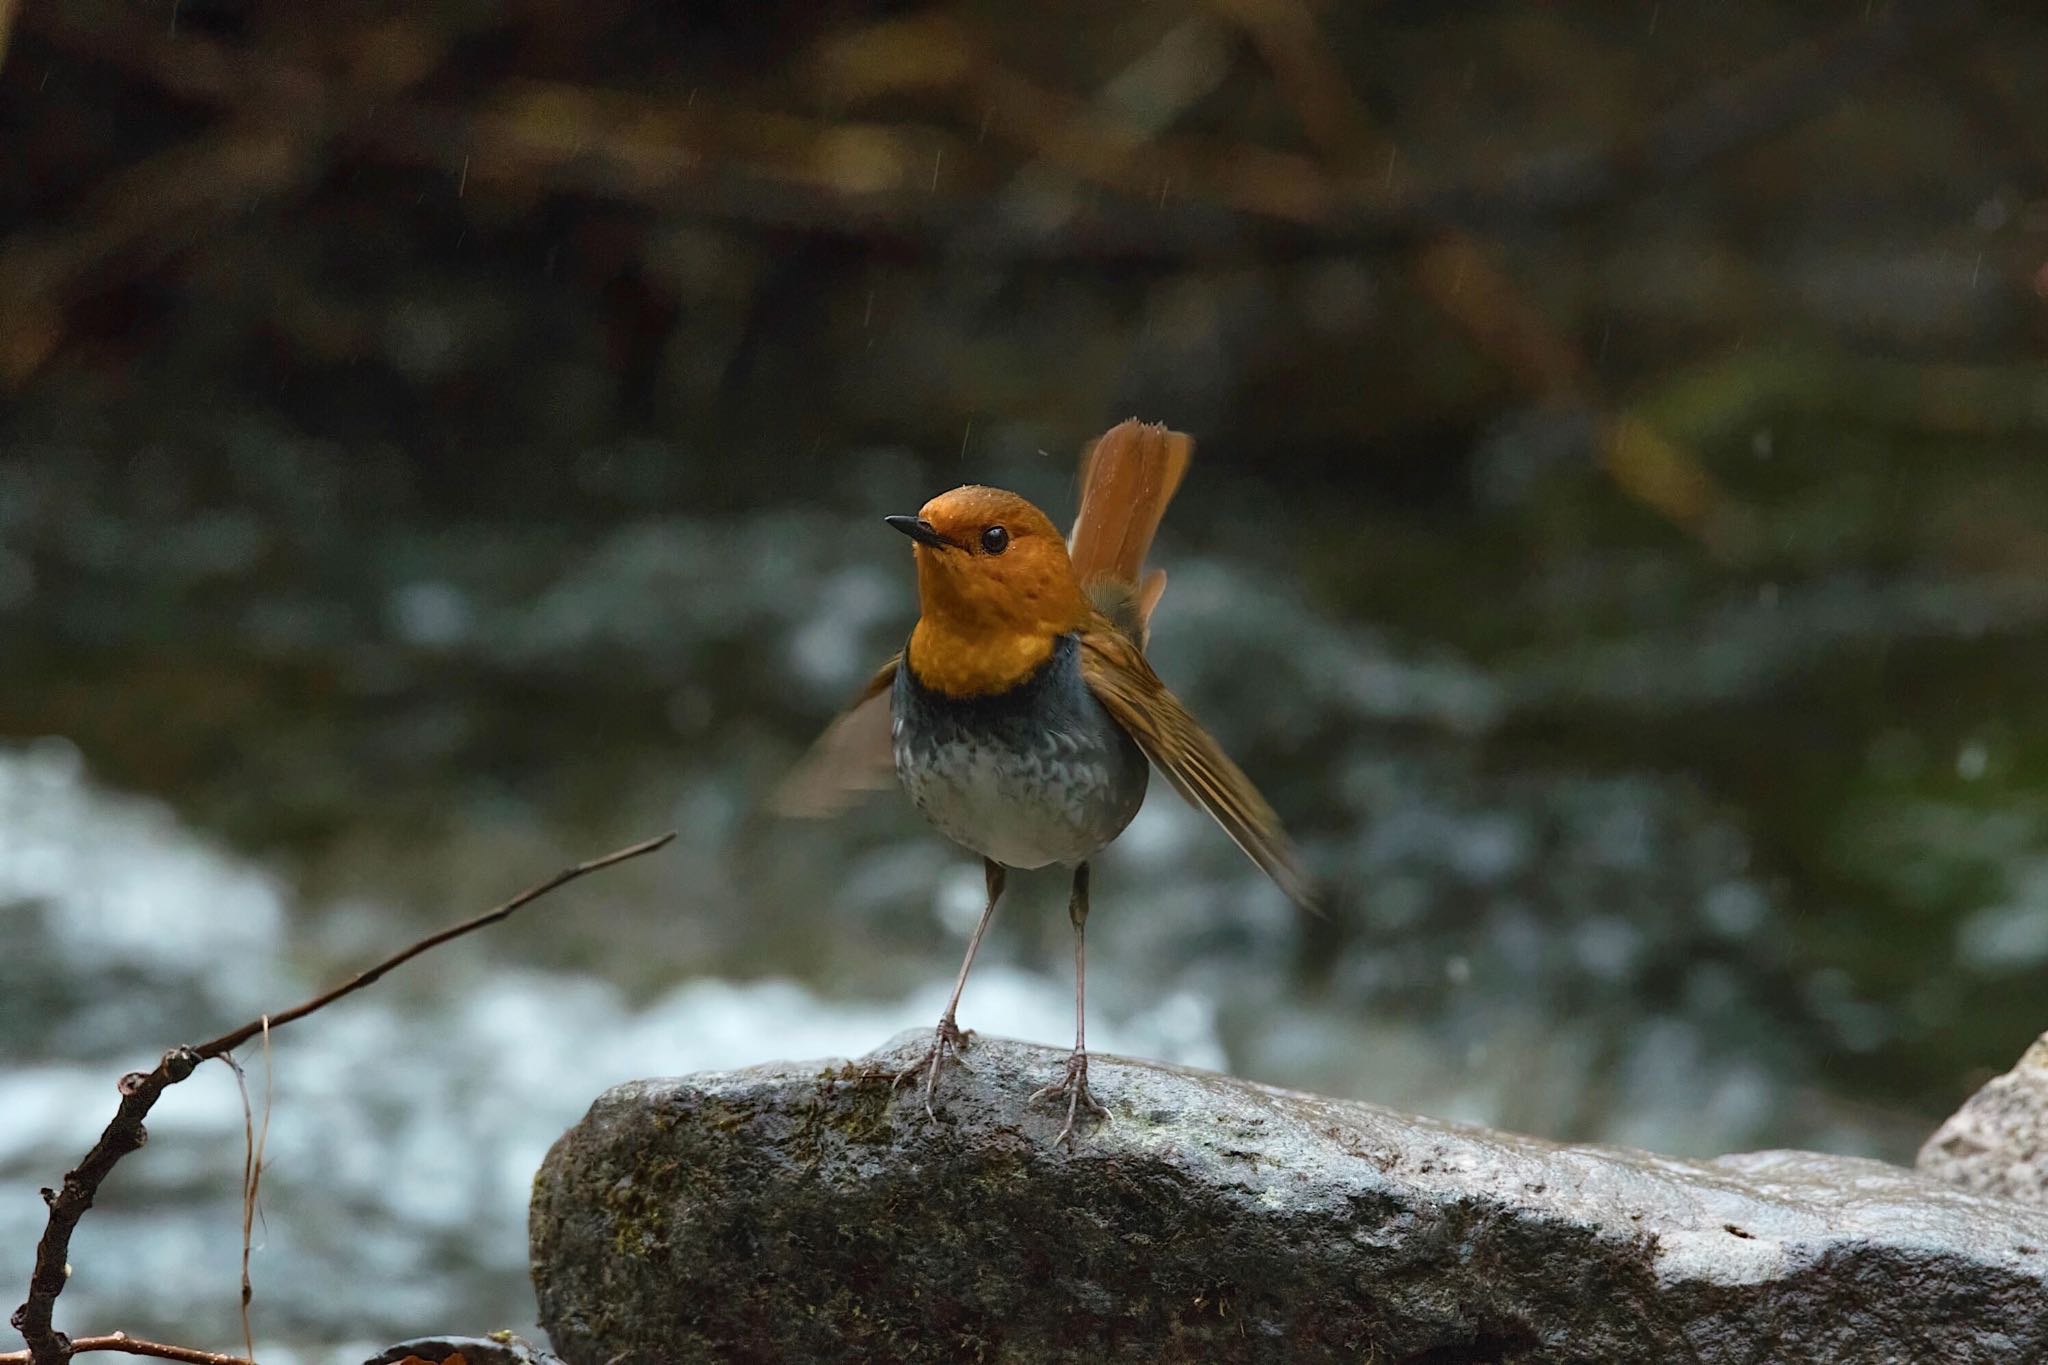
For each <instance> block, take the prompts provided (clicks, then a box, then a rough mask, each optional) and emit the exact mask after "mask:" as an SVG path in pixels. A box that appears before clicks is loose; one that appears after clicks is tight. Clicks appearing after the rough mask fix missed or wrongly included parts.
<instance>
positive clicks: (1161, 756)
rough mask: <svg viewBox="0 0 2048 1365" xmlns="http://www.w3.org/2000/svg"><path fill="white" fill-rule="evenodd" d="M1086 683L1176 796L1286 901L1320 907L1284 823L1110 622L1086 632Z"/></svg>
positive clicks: (1083, 636) (1083, 634) (1083, 641)
mask: <svg viewBox="0 0 2048 1365" xmlns="http://www.w3.org/2000/svg"><path fill="white" fill-rule="evenodd" d="M1081 677H1082V679H1083V680H1084V681H1085V682H1086V683H1087V684H1088V690H1089V691H1090V692H1091V693H1093V694H1094V696H1095V699H1096V700H1097V701H1099V702H1101V703H1102V707H1103V709H1104V710H1105V711H1108V712H1109V714H1110V718H1111V719H1112V720H1114V721H1115V722H1116V723H1117V724H1118V725H1121V726H1122V727H1123V728H1124V730H1125V731H1126V732H1128V733H1129V735H1130V736H1131V738H1132V739H1134V740H1136V741H1137V742H1138V747H1139V748H1140V749H1143V750H1144V751H1145V757H1147V758H1149V759H1151V760H1152V763H1153V765H1154V766H1156V767H1157V768H1158V769H1159V770H1160V771H1161V772H1163V773H1165V774H1166V776H1167V780H1168V781H1170V782H1172V783H1173V785H1174V789H1175V790H1176V791H1178V792H1179V793H1180V794H1181V795H1182V796H1183V797H1185V798H1187V800H1188V802H1189V803H1190V804H1191V805H1195V806H1199V807H1200V808H1201V809H1203V810H1205V811H1207V812H1209V815H1210V816H1211V818H1213V819H1214V820H1215V821H1216V823H1217V824H1219V825H1221V826H1223V832H1224V833H1225V834H1228V835H1229V836H1230V838H1231V840H1232V842H1234V843H1235V844H1236V845H1237V846H1238V847H1239V848H1241V849H1243V850H1244V853H1245V856H1246V857H1248V858H1250V859H1251V860H1252V861H1253V862H1255V863H1257V864H1258V865H1259V866H1260V868H1262V869H1263V870H1264V871H1265V873H1266V875H1267V876H1269V877H1271V878H1272V879H1273V881H1274V882H1275V883H1276V884H1277V885H1278V886H1279V887H1280V889H1281V890H1282V891H1285V892H1286V893H1287V896H1288V899H1290V900H1292V901H1293V902H1294V903H1295V904H1296V905H1299V906H1301V907H1302V908H1303V909H1306V910H1317V909H1318V907H1317V905H1316V899H1315V892H1314V889H1313V887H1312V886H1311V885H1310V883H1309V877H1308V873H1307V872H1306V871H1305V870H1304V869H1303V868H1302V865H1301V859H1300V857H1299V855H1297V854H1296V853H1295V850H1294V845H1293V844H1292V843H1290V842H1289V841H1288V838H1287V831H1286V830H1284V829H1282V828H1281V827H1280V817H1279V816H1277V815H1275V814H1274V813H1273V808H1272V807H1271V806H1269V805H1267V804H1266V798H1265V797H1263V796H1261V795H1259V789H1258V788H1257V787H1254V786H1253V785H1252V780H1251V779H1250V778H1249V777H1246V776H1245V775H1244V770H1243V769H1242V768H1240V767H1238V766H1237V765H1236V764H1235V763H1233V762H1231V761H1230V756H1229V755H1227V754H1225V753H1224V752H1223V750H1222V749H1221V748H1219V747H1218V746H1217V743H1216V741H1215V740H1213V739H1211V738H1210V737H1209V732H1208V731H1206V730H1204V729H1203V728H1202V726H1201V724H1200V722H1198V721H1197V720H1196V719H1195V718H1194V716H1193V715H1191V714H1190V713H1189V712H1188V709H1187V707H1185V706H1184V705H1182V704H1181V701H1180V698H1178V697H1176V696H1174V695H1173V693H1172V692H1170V691H1168V690H1167V687H1166V684H1165V683H1163V682H1161V681H1159V675H1158V674H1157V673H1154V672H1153V671H1152V665H1150V664H1148V663H1146V662H1145V656H1144V654H1143V652H1142V651H1140V650H1139V648H1138V646H1137V645H1136V643H1134V642H1133V641H1132V640H1131V639H1130V638H1129V637H1128V636H1126V635H1125V634H1123V632H1122V631H1120V630H1118V629H1117V628H1116V627H1115V626H1114V625H1113V624H1112V623H1111V622H1109V621H1108V620H1106V619H1102V620H1098V621H1097V622H1095V623H1094V624H1092V625H1090V626H1088V627H1085V628H1084V629H1083V630H1082V631H1081Z"/></svg>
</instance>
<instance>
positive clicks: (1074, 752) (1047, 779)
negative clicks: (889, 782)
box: [890, 635, 1147, 867]
mask: <svg viewBox="0 0 2048 1365" xmlns="http://www.w3.org/2000/svg"><path fill="white" fill-rule="evenodd" d="M890 705H891V711H892V716H893V734H894V744H895V756H896V775H897V777H898V779H899V780H901V781H902V783H903V788H904V790H905V791H906V792H907V793H909V796H910V799H911V801H912V803H913V804H915V805H916V806H917V808H918V809H919V810H920V811H922V812H923V813H924V816H925V818H926V819H928V820H930V821H931V822H932V824H934V825H935V826H937V827H938V829H939V831H940V832H941V833H943V834H945V835H946V836H947V837H948V838H950V839H952V840H953V841H954V842H956V843H959V844H963V845H965V846H966V847H968V848H971V849H973V850H974V851H975V852H977V853H979V854H981V855H982V856H983V857H986V858H993V859H994V860H995V861H997V862H999V863H1002V864H1004V865H1005V866H1008V867H1043V866H1045V865H1046V864H1047V863H1056V862H1057V863H1077V862H1080V861H1082V860H1083V859H1085V858H1087V857H1089V856H1090V855H1091V854H1093V853H1094V852H1095V851H1096V850H1098V849H1100V848H1101V847H1102V846H1103V845H1104V844H1106V843H1108V842H1109V841H1110V840H1111V839H1114V838H1115V837H1116V836H1117V835H1119V834H1121V833H1122V832H1123V830H1124V826H1126V825H1128V824H1129V823H1130V822H1131V817H1132V816H1134V815H1136V814H1137V813H1138V807H1139V805H1140V804H1141V803H1142V802H1143V801H1144V799H1145V782H1146V772H1147V770H1146V765H1145V756H1144V754H1143V753H1142V752H1141V751H1140V750H1139V748H1138V746H1137V744H1136V743H1135V742H1133V741H1132V739H1131V737H1130V736H1129V735H1127V734H1125V733H1124V731H1123V728H1122V727H1121V726H1119V725H1118V724H1117V723H1116V722H1115V721H1114V720H1111V719H1110V717H1109V713H1108V712H1106V711H1104V710H1103V709H1102V704H1101V703H1100V702H1098V701H1096V700H1095V697H1094V694H1093V693H1091V692H1090V691H1089V690H1088V684H1087V681H1086V680H1085V679H1084V678H1083V677H1082V675H1081V661H1080V642H1079V640H1078V639H1076V638H1075V637H1074V636H1072V635H1067V636H1062V637H1061V638H1060V640H1059V641H1058V642H1057V643H1056V645H1055V647H1054V649H1053V653H1052V657H1051V658H1049V659H1047V660H1046V662H1045V663H1044V664H1043V665H1041V666H1040V667H1039V669H1038V670H1037V671H1036V672H1035V673H1033V674H1032V675H1031V676H1030V677H1029V678H1027V679H1025V680H1024V681H1023V682H1021V683H1019V684H1018V685H1017V686H1015V687H1013V688H1011V689H1010V690H1008V691H1006V692H1002V693H999V694H997V695H994V696H986V697H968V698H959V697H950V696H946V695H944V694H943V693H939V692H935V691H933V690H932V689H930V688H928V687H925V686H924V685H923V684H922V683H920V682H919V681H918V680H917V677H916V675H915V674H914V673H913V672H912V670H911V667H910V665H909V663H908V661H907V660H906V662H905V663H904V664H903V665H902V666H901V667H899V668H898V669H897V670H896V684H895V691H894V693H893V694H892V696H891V699H890Z"/></svg>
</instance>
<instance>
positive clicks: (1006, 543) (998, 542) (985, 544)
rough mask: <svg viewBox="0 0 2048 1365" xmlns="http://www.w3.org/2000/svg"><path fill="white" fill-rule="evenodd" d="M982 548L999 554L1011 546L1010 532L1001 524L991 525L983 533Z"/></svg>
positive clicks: (993, 553)
mask: <svg viewBox="0 0 2048 1365" xmlns="http://www.w3.org/2000/svg"><path fill="white" fill-rule="evenodd" d="M981 548H982V549H984V550H986V551H988V552H989V553H990V554H992V555H999V554H1001V553H1002V552H1003V551H1005V550H1007V549H1009V548H1010V533H1009V532H1008V531H1005V530H1004V529H1003V528H1002V527H1000V526H991V527H989V528H988V529H987V530H985V531H983V532H982V533H981Z"/></svg>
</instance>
